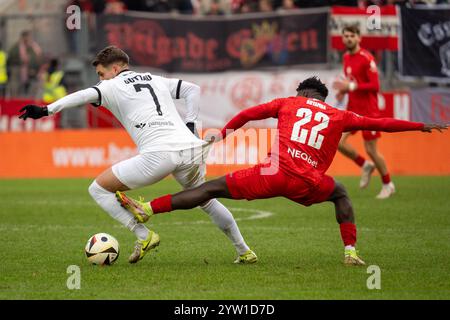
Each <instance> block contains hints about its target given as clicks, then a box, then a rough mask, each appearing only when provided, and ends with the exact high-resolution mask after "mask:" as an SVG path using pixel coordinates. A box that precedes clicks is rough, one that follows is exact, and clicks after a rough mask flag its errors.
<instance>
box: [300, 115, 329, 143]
mask: <svg viewBox="0 0 450 320" xmlns="http://www.w3.org/2000/svg"><path fill="white" fill-rule="evenodd" d="M297 117H300V118H302V119H300V120H299V121H297V122H296V123H294V127H293V128H292V134H291V140H293V141H296V142H300V143H302V144H305V143H306V140H307V138H308V134H309V139H308V146H311V147H313V148H316V149H320V147H322V142H323V135H321V134H319V132H320V131H321V130H323V129H325V128H326V127H328V123H329V120H330V118H329V117H328V116H327V115H326V114H325V113H323V112H317V113H315V114H314V121H317V122H319V123H318V124H317V125H315V126H314V127H312V128H311V132H309V130H308V129H305V128H303V126H304V125H305V124H307V123H309V122H311V120H312V119H313V112H312V111H311V109H308V108H300V109H298V110H297Z"/></svg>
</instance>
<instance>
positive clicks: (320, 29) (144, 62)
mask: <svg viewBox="0 0 450 320" xmlns="http://www.w3.org/2000/svg"><path fill="white" fill-rule="evenodd" d="M328 21H329V10H328V9H312V10H302V11H295V12H294V13H270V14H252V15H245V16H233V17H201V18H199V17H187V16H177V17H174V16H171V15H166V14H156V15H155V14H144V15H143V14H133V13H128V14H123V15H101V16H99V17H98V20H97V22H98V28H97V29H98V31H99V32H98V41H97V44H98V46H97V49H99V50H100V49H102V48H104V47H105V46H107V45H116V46H118V47H120V48H122V49H123V50H125V51H126V52H127V53H128V54H129V55H130V58H131V63H132V64H133V65H140V66H146V67H153V68H158V69H162V70H165V71H169V72H214V71H224V70H230V69H254V68H258V67H268V66H280V65H297V64H317V63H326V62H327V53H328V50H327V49H328Z"/></svg>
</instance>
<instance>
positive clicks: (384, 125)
mask: <svg viewBox="0 0 450 320" xmlns="http://www.w3.org/2000/svg"><path fill="white" fill-rule="evenodd" d="M342 112H344V129H343V131H355V130H373V131H385V132H401V131H415V130H422V129H423V127H424V124H423V123H420V122H411V121H404V120H397V119H392V118H379V119H374V118H368V117H363V116H359V115H357V114H356V113H353V112H348V111H342Z"/></svg>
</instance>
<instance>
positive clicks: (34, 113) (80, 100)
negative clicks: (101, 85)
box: [19, 88, 99, 120]
mask: <svg viewBox="0 0 450 320" xmlns="http://www.w3.org/2000/svg"><path fill="white" fill-rule="evenodd" d="M98 101H99V94H98V92H97V90H95V89H94V88H88V89H84V90H80V91H77V92H74V93H71V94H69V95H67V96H65V97H64V98H61V99H59V100H57V101H55V102H53V103H51V104H49V105H48V106H44V107H42V106H37V105H33V104H29V105H26V106H24V107H23V108H22V109H20V111H19V112H21V115H20V116H19V118H20V119H23V120H26V119H27V118H32V119H39V118H42V117H46V116H49V115H53V114H55V113H57V112H59V111H61V110H62V109H67V108H72V107H77V106H81V105H84V104H87V103H94V102H98Z"/></svg>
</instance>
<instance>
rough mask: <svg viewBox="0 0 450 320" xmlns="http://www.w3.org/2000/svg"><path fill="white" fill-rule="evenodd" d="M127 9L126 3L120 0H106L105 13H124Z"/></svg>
mask: <svg viewBox="0 0 450 320" xmlns="http://www.w3.org/2000/svg"><path fill="white" fill-rule="evenodd" d="M125 11H127V8H126V6H125V4H124V3H123V2H122V1H120V0H106V6H105V11H104V13H105V14H122V13H124V12H125Z"/></svg>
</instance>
